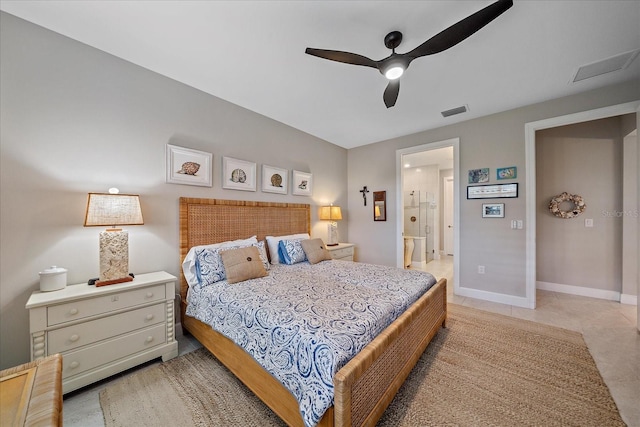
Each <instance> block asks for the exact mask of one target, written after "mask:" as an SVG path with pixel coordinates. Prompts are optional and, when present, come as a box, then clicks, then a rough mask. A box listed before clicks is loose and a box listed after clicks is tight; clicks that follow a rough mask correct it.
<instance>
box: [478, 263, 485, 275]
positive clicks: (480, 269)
mask: <svg viewBox="0 0 640 427" xmlns="http://www.w3.org/2000/svg"><path fill="white" fill-rule="evenodd" d="M478 274H484V265H479V266H478Z"/></svg>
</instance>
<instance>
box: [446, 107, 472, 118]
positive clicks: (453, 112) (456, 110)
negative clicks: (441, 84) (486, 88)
mask: <svg viewBox="0 0 640 427" xmlns="http://www.w3.org/2000/svg"><path fill="white" fill-rule="evenodd" d="M467 111H469V109H468V108H467V106H466V105H463V106H461V107H456V108H452V109H450V110H447V111H443V112H441V113H440V114H442V117H449V116H455V115H456V114H461V113H466V112H467Z"/></svg>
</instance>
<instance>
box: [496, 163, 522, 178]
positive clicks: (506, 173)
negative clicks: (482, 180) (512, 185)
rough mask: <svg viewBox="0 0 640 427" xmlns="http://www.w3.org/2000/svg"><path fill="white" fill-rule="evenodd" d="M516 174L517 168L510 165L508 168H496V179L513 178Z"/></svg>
mask: <svg viewBox="0 0 640 427" xmlns="http://www.w3.org/2000/svg"><path fill="white" fill-rule="evenodd" d="M517 176H518V168H516V167H515V166H510V167H508V168H498V169H497V171H496V178H498V179H514V178H516V177H517Z"/></svg>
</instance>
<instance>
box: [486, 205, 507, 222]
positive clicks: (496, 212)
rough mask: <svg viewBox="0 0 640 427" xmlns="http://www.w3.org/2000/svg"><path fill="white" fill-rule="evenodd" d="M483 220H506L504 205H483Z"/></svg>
mask: <svg viewBox="0 0 640 427" xmlns="http://www.w3.org/2000/svg"><path fill="white" fill-rule="evenodd" d="M482 218H504V203H483V204H482Z"/></svg>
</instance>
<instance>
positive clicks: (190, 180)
mask: <svg viewBox="0 0 640 427" xmlns="http://www.w3.org/2000/svg"><path fill="white" fill-rule="evenodd" d="M165 157H166V163H167V167H166V171H167V175H166V181H167V182H168V183H170V184H184V185H201V186H203V187H211V186H212V185H213V154H211V153H207V152H205V151H198V150H192V149H191V148H184V147H178V146H177V145H171V144H167V149H166V156H165Z"/></svg>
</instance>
